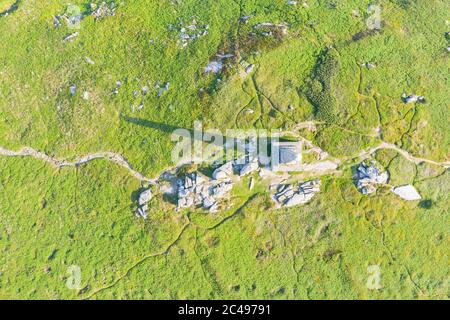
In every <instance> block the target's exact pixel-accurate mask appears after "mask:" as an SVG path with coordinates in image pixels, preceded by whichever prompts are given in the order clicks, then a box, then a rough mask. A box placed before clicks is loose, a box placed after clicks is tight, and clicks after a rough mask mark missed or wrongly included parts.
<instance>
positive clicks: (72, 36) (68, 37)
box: [63, 32, 80, 41]
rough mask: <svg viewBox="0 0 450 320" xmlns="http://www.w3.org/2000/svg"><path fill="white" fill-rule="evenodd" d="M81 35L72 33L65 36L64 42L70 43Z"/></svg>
mask: <svg viewBox="0 0 450 320" xmlns="http://www.w3.org/2000/svg"><path fill="white" fill-rule="evenodd" d="M79 34H80V33H79V32H74V33H71V34H69V35H67V36H65V37H64V39H63V40H64V41H70V40H72V39H73V38H76V37H78V35H79Z"/></svg>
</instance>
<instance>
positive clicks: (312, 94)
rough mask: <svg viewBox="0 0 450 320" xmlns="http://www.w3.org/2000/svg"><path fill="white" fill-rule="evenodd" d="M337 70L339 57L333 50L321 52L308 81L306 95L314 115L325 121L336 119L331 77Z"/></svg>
mask: <svg viewBox="0 0 450 320" xmlns="http://www.w3.org/2000/svg"><path fill="white" fill-rule="evenodd" d="M338 72H339V59H338V56H337V53H336V52H335V51H333V50H327V51H325V52H324V53H322V54H321V56H320V57H319V59H318V62H317V65H316V67H315V69H314V71H313V74H312V76H311V79H310V81H309V83H308V88H307V92H306V96H307V98H308V100H309V101H310V102H311V104H312V105H313V106H314V115H315V117H316V118H317V119H319V120H323V121H325V122H334V121H335V120H336V112H337V111H336V109H337V108H336V104H337V103H336V98H335V97H334V95H333V78H334V77H335V76H336V74H337V73H338Z"/></svg>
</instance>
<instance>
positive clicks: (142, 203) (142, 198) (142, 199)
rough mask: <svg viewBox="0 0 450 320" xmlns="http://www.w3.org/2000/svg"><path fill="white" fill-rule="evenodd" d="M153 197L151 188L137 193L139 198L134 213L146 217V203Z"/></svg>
mask: <svg viewBox="0 0 450 320" xmlns="http://www.w3.org/2000/svg"><path fill="white" fill-rule="evenodd" d="M152 197H153V193H152V190H151V189H147V190H145V191H143V192H141V194H140V195H139V199H138V205H139V207H138V209H137V211H136V215H137V216H138V217H141V218H144V219H147V217H148V212H147V211H148V203H149V202H150V200H151V199H152Z"/></svg>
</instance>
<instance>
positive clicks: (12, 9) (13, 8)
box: [0, 0, 22, 17]
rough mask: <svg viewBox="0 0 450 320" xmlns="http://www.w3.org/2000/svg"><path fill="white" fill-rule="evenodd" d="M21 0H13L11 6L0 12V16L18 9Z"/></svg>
mask: <svg viewBox="0 0 450 320" xmlns="http://www.w3.org/2000/svg"><path fill="white" fill-rule="evenodd" d="M21 1H22V0H17V1H16V2H14V3H13V4H12V5H11V7H9V8H8V9H6V10H5V11H3V12H0V17H4V16H7V15H9V14H11V13H13V12H14V11H16V10H17V9H19V4H20V2H21Z"/></svg>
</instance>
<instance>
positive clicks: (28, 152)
mask: <svg viewBox="0 0 450 320" xmlns="http://www.w3.org/2000/svg"><path fill="white" fill-rule="evenodd" d="M0 155H2V156H6V157H32V158H35V159H39V160H43V161H45V162H48V163H50V164H51V165H52V166H54V167H56V168H63V167H77V166H80V165H82V164H86V163H89V162H91V161H94V160H97V159H104V160H108V161H111V162H114V163H116V164H118V165H120V166H121V167H123V168H125V169H127V170H128V171H129V172H130V173H131V175H133V176H134V177H135V178H136V179H138V180H140V181H143V182H148V183H150V184H155V183H156V179H150V178H148V177H146V176H144V175H143V174H142V173H140V172H138V171H136V170H134V169H133V167H132V166H131V164H130V163H129V162H128V161H127V160H126V159H125V157H123V156H122V155H120V154H118V153H114V152H97V153H92V154H89V155H86V156H83V157H81V158H77V159H75V160H74V161H68V160H65V159H58V158H55V157H51V156H49V155H47V154H45V153H43V152H40V151H37V150H35V149H33V148H31V147H24V148H22V149H21V150H19V151H13V150H8V149H5V148H3V147H1V146H0Z"/></svg>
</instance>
